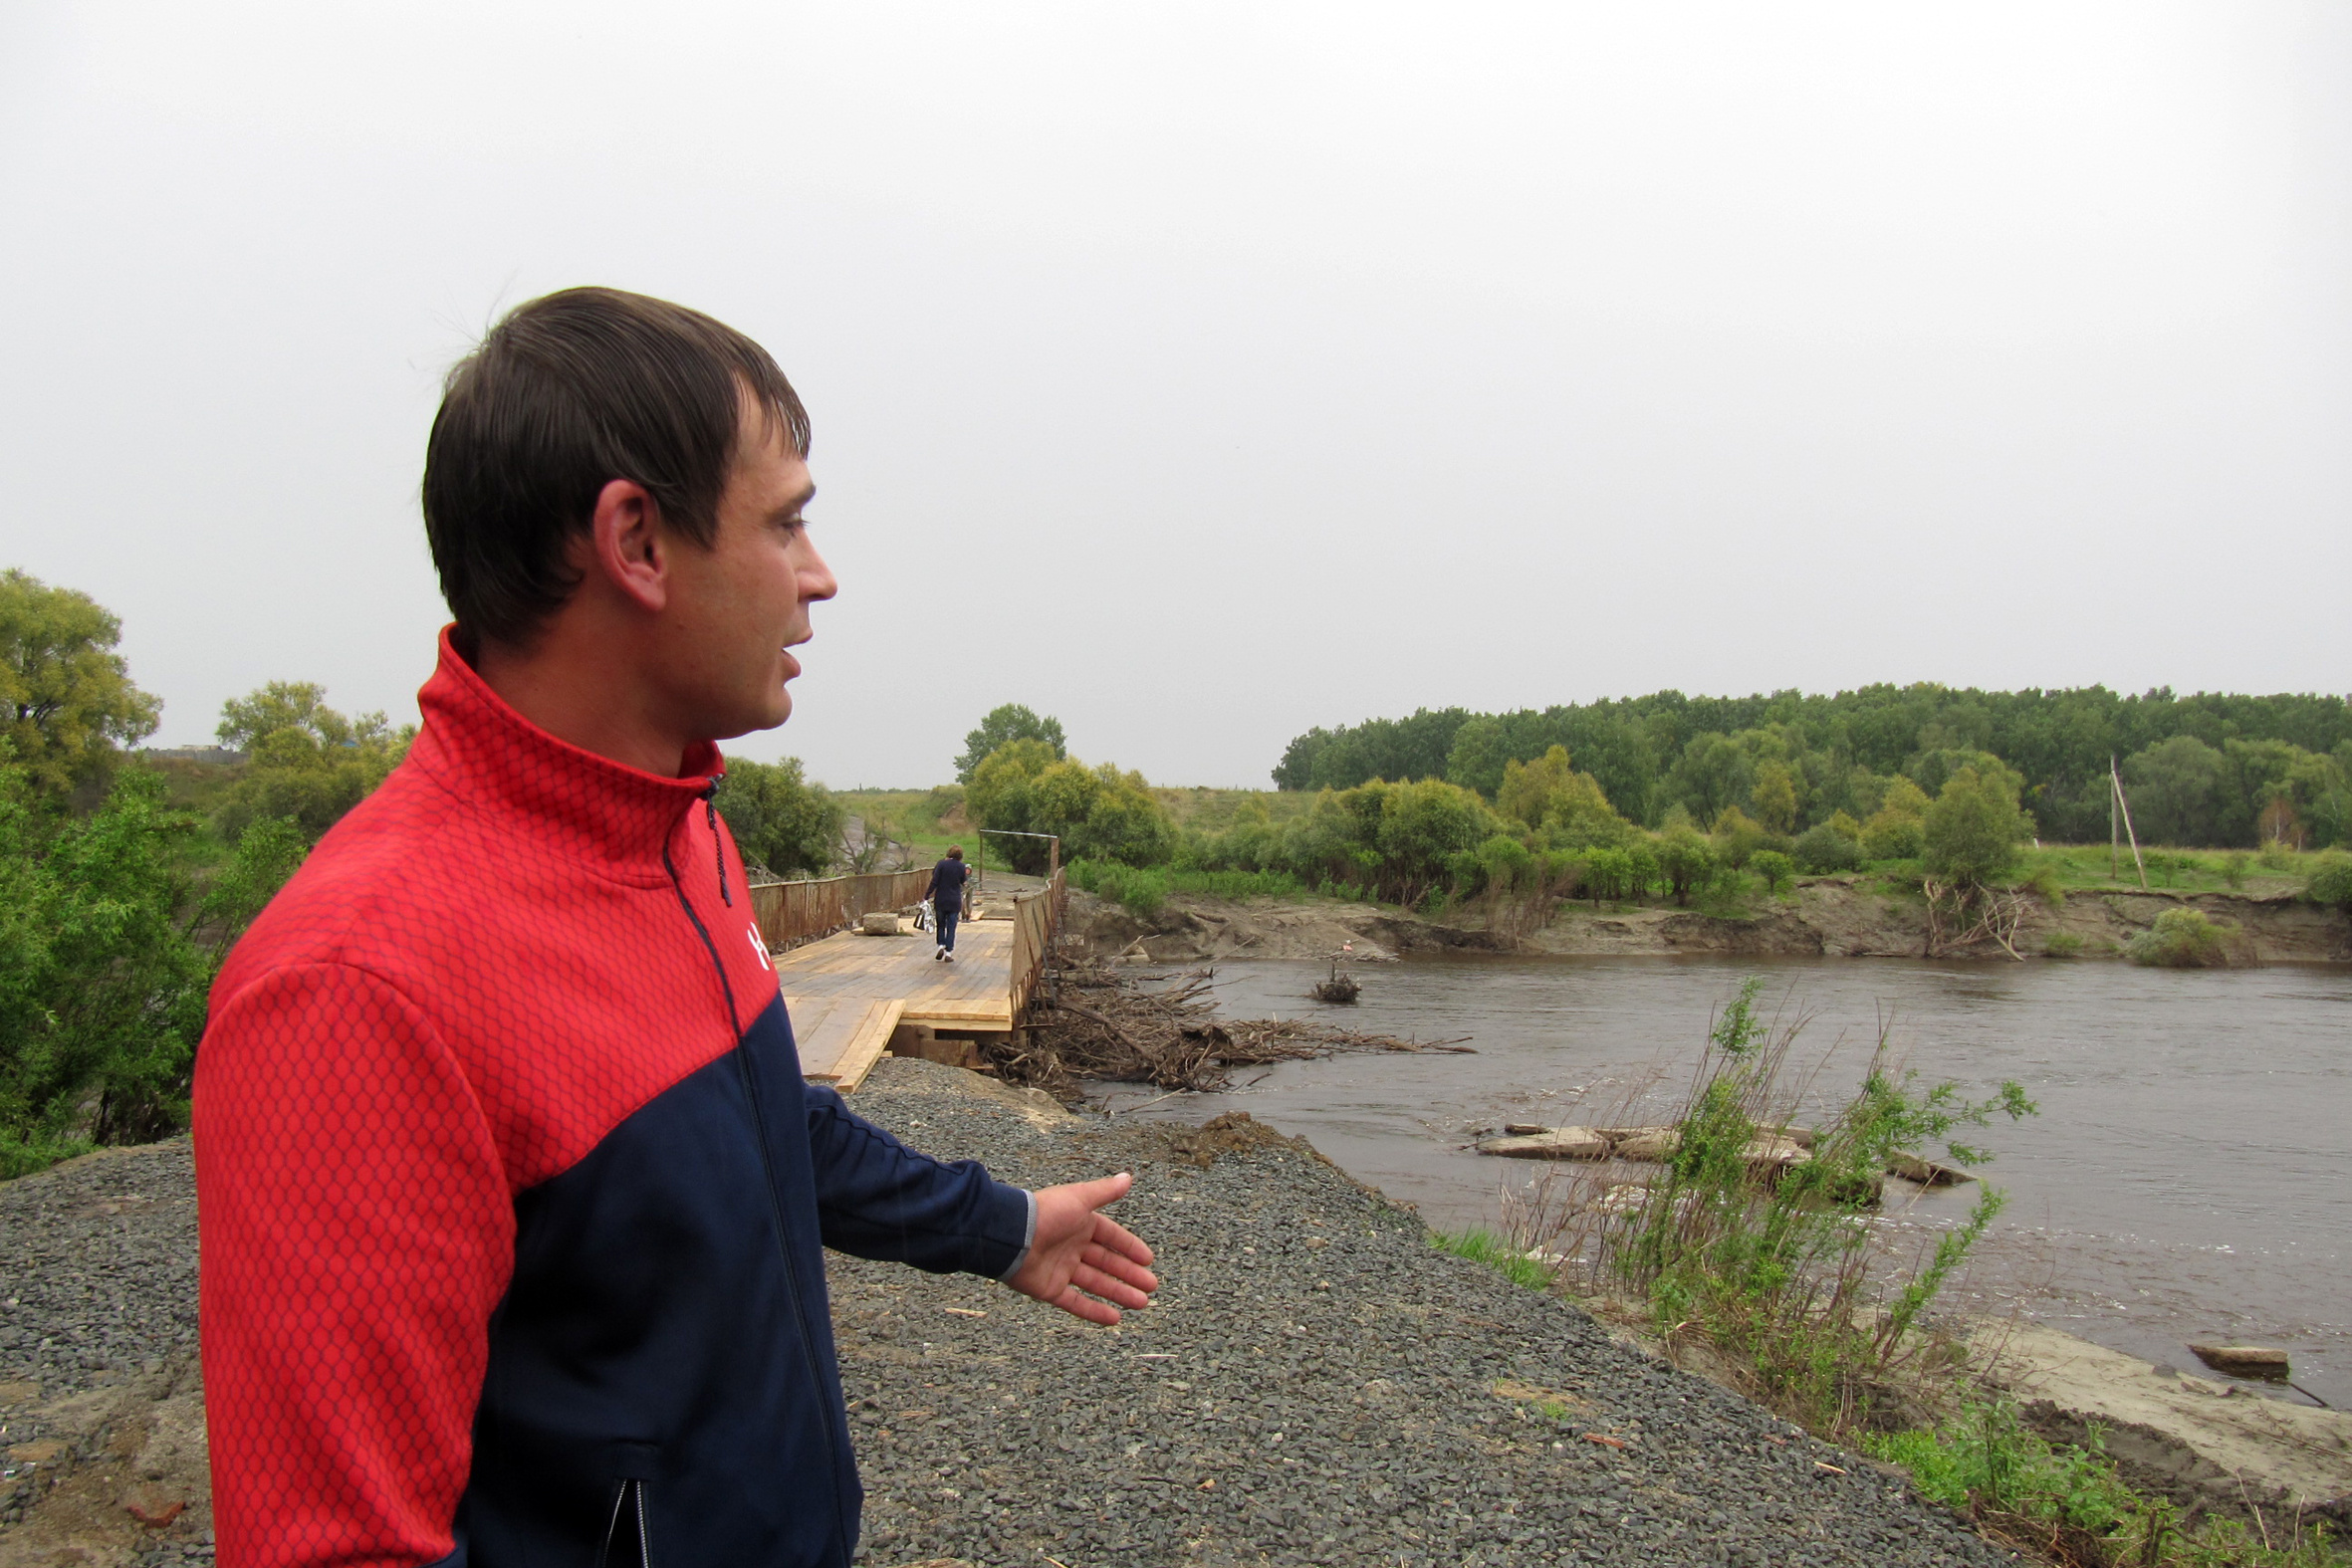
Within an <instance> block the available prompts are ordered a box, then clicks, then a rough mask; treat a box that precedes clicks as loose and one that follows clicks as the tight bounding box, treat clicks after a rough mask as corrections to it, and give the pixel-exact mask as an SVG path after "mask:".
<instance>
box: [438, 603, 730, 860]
mask: <svg viewBox="0 0 2352 1568" xmlns="http://www.w3.org/2000/svg"><path fill="white" fill-rule="evenodd" d="M453 629H454V628H451V627H443V628H442V630H441V639H440V640H441V656H440V662H439V664H438V665H436V666H435V668H434V670H433V678H432V679H431V680H429V681H427V682H425V684H424V687H423V689H422V690H421V691H419V692H418V693H417V694H416V700H417V706H418V707H419V708H420V709H422V710H423V713H424V724H423V727H422V728H421V729H420V730H419V732H418V734H417V737H416V744H415V746H414V747H413V748H412V749H411V751H410V756H411V758H413V759H414V760H415V761H416V763H417V764H418V765H419V766H420V767H421V768H423V769H424V770H425V771H426V772H427V773H429V774H430V775H432V777H433V778H434V779H436V780H437V781H439V782H440V783H441V784H443V785H445V786H446V787H448V788H449V789H450V790H451V792H453V793H454V794H456V795H457V796H458V797H459V798H460V799H462V800H465V801H466V802H468V803H469V804H472V805H475V806H476V807H478V808H483V809H486V810H488V811H490V812H491V813H492V814H494V815H498V816H501V817H505V818H507V819H508V820H510V821H512V822H514V824H515V825H516V826H518V827H524V828H526V829H527V830H532V831H535V832H537V833H539V834H543V835H545V836H546V837H548V838H551V839H553V840H554V841H555V842H556V844H557V846H558V847H559V848H560V849H561V850H562V851H563V852H565V853H567V854H570V855H574V856H577V857H579V858H581V859H584V860H589V861H596V862H601V863H603V864H605V865H607V866H608V867H610V868H611V869H613V870H615V871H620V872H624V873H630V874H636V875H644V874H648V873H649V874H651V875H653V876H662V875H664V874H665V873H664V870H663V867H662V863H661V851H662V846H663V845H665V844H666V843H668V842H669V838H670V834H671V833H672V832H673V831H675V830H676V828H677V825H678V819H679V817H680V816H682V815H683V814H684V813H685V812H686V810H687V808H688V807H689V806H692V805H693V804H695V803H696V802H697V801H699V800H702V799H704V798H706V797H707V796H708V795H709V794H710V792H711V790H712V789H713V788H714V787H715V786H716V785H717V784H718V782H719V779H720V777H721V776H722V775H723V774H724V773H725V771H726V770H725V766H724V764H723V763H722V762H721V760H720V757H719V748H718V747H717V745H716V744H714V743H712V742H709V741H703V742H700V743H698V744H697V745H696V746H695V747H694V748H693V749H692V750H691V751H689V752H688V753H687V754H686V757H685V760H684V768H683V771H682V772H681V774H680V775H679V777H677V778H675V779H664V778H662V777H661V776H660V775H658V774H649V773H645V772H643V771H642V770H639V769H635V768H631V767H629V766H627V765H626V764H625V763H616V762H614V761H612V760H611V759H610V758H608V757H599V756H597V755H596V754H595V753H593V752H588V751H583V750H581V748H579V747H577V746H574V745H572V744H571V743H569V742H566V741H560V740H558V739H556V738H555V737H554V736H552V735H550V734H548V733H547V732H546V731H545V730H542V729H540V728H539V727H538V726H537V725H535V724H533V723H532V722H531V721H530V720H528V719H526V718H524V717H523V716H522V715H521V714H519V713H517V712H515V710H514V709H512V708H510V707H508V706H507V704H506V700H505V699H504V698H502V697H500V696H499V695H498V693H496V692H494V691H492V690H491V689H490V687H489V685H488V684H487V683H486V682H484V681H483V679H482V677H481V676H480V675H478V674H476V673H475V672H474V667H473V666H472V665H471V664H469V663H467V662H466V660H465V657H464V656H463V655H462V654H460V653H459V652H458V651H457V648H456V645H455V644H454V643H453V642H451V640H450V632H451V630H453Z"/></svg>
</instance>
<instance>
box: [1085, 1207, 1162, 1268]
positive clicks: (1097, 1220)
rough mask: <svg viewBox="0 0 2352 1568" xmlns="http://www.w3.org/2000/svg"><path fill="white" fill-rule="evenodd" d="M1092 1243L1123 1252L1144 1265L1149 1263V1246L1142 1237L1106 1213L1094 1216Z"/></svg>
mask: <svg viewBox="0 0 2352 1568" xmlns="http://www.w3.org/2000/svg"><path fill="white" fill-rule="evenodd" d="M1094 1244H1095V1245H1096V1246H1100V1247H1105V1248H1113V1249H1116V1250H1118V1251H1121V1252H1124V1253H1126V1254H1127V1255H1128V1256H1129V1257H1131V1258H1133V1259H1135V1261H1136V1262H1138V1263H1141V1264H1144V1265H1145V1266H1146V1267H1148V1266H1149V1265H1150V1263H1151V1256H1152V1253H1151V1248H1150V1246H1148V1245H1147V1244H1145V1242H1144V1239H1143V1237H1141V1236H1139V1235H1137V1234H1136V1233H1135V1232H1132V1231H1130V1230H1128V1229H1127V1228H1126V1227H1125V1226H1123V1225H1121V1224H1119V1223H1118V1222H1117V1221H1116V1220H1113V1219H1112V1218H1111V1217H1110V1216H1108V1215H1096V1216H1095V1217H1094Z"/></svg>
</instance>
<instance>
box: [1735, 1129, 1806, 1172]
mask: <svg viewBox="0 0 2352 1568" xmlns="http://www.w3.org/2000/svg"><path fill="white" fill-rule="evenodd" d="M1740 1158H1741V1159H1743V1160H1745V1161H1747V1162H1748V1168H1749V1169H1750V1170H1751V1171H1753V1172H1755V1173H1757V1174H1758V1175H1764V1174H1767V1173H1770V1174H1777V1173H1779V1172H1781V1171H1785V1170H1787V1169H1788V1168H1789V1167H1790V1166H1792V1165H1802V1164H1804V1163H1805V1162H1806V1161H1807V1160H1810V1159H1811V1158H1812V1155H1811V1154H1810V1153H1808V1152H1807V1151H1806V1150H1805V1147H1804V1146H1803V1145H1802V1144H1800V1143H1798V1142H1797V1141H1796V1140H1795V1139H1794V1138H1781V1137H1775V1136H1774V1135H1772V1134H1770V1133H1765V1134H1763V1135H1762V1136H1760V1137H1755V1138H1751V1139H1749V1140H1748V1147H1747V1148H1745V1149H1743V1150H1741V1151H1740Z"/></svg>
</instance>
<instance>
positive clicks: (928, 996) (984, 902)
mask: <svg viewBox="0 0 2352 1568" xmlns="http://www.w3.org/2000/svg"><path fill="white" fill-rule="evenodd" d="M930 876H931V873H930V872H929V871H894V872H893V871H885V872H879V873H875V874H872V875H867V876H847V877H826V878H823V879H822V880H819V881H810V882H772V883H767V884H761V885H755V886H754V887H753V888H752V911H753V913H754V914H755V915H756V916H758V918H759V921H760V933H761V935H762V936H763V937H764V938H765V939H766V941H767V943H768V947H769V950H770V952H771V953H772V954H773V955H774V962H775V964H776V981H777V987H778V989H779V990H780V991H782V992H783V994H784V1003H785V1007H786V1008H788V1009H789V1010H790V1011H791V1013H792V1020H793V1037H794V1039H795V1040H796V1041H797V1042H798V1043H799V1045H800V1050H801V1070H802V1071H803V1072H804V1073H805V1074H807V1075H808V1077H809V1078H810V1079H812V1080H813V1081H815V1082H819V1083H829V1084H832V1085H833V1086H834V1087H835V1088H838V1089H840V1090H842V1091H843V1092H844V1093H846V1092H849V1091H852V1090H854V1089H855V1088H856V1087H857V1085H858V1084H860V1083H862V1082H863V1081H864V1080H865V1075H866V1073H867V1072H868V1071H870V1070H871V1069H872V1067H873V1064H874V1063H875V1062H876V1061H877V1060H879V1059H880V1058H881V1056H882V1054H883V1053H884V1052H885V1051H887V1050H888V1049H889V1048H890V1041H891V1038H892V1036H893V1035H895V1034H897V1033H898V1031H899V1030H900V1029H901V1028H902V1027H906V1026H908V1025H927V1026H929V1027H930V1028H932V1029H937V1030H944V1031H949V1032H953V1033H959V1034H963V1033H968V1034H1002V1033H1007V1032H1010V1031H1011V1030H1012V1029H1013V1027H1014V1026H1015V1025H1016V1024H1017V1023H1018V1022H1019V1021H1020V1019H1021V1014H1022V1011H1023V1009H1024V1008H1026V1007H1027V1006H1028V1003H1029V997H1030V993H1031V992H1032V991H1033V990H1034V989H1035V988H1036V985H1037V982H1038V977H1039V975H1040V974H1041V973H1042V972H1043V971H1044V969H1045V963H1046V953H1047V950H1048V948H1049V947H1051V946H1052V944H1053V940H1054V932H1055V930H1056V929H1057V928H1058V925H1059V924H1060V919H1061V909H1062V905H1063V902H1064V900H1065V898H1066V893H1065V890H1064V884H1063V881H1062V876H1061V873H1060V871H1059V870H1058V869H1057V870H1056V872H1055V874H1054V876H1053V877H1052V878H1051V879H1050V880H1049V881H1048V882H1047V883H1046V885H1045V886H1043V887H1040V888H1036V889H1032V890H1028V891H1024V892H1020V893H1016V894H1014V895H1012V896H1011V897H1010V898H1001V897H997V896H988V897H984V898H983V899H981V901H980V913H979V916H978V918H976V919H967V920H965V921H963V922H962V923H961V924H960V925H958V926H957V927H956V961H955V962H954V963H953V964H942V963H940V962H939V961H938V960H937V959H935V958H933V957H932V953H933V950H934V947H935V943H934V942H933V940H932V934H931V933H930V932H927V931H920V932H919V931H916V930H914V929H913V924H912V922H911V921H909V920H905V919H901V920H900V921H899V923H898V924H899V933H898V934H897V935H895V936H867V935H865V934H864V933H863V932H862V931H861V930H858V929H855V926H856V924H857V923H858V922H860V921H862V919H863V918H864V917H865V916H866V915H867V914H869V913H884V912H887V913H897V912H900V911H911V910H912V909H913V908H914V906H915V905H917V904H919V903H920V902H921V901H922V897H923V893H924V891H925V890H926V889H927V887H928V886H929V883H930ZM844 926H849V927H851V928H852V929H848V930H843V929H842V927H844Z"/></svg>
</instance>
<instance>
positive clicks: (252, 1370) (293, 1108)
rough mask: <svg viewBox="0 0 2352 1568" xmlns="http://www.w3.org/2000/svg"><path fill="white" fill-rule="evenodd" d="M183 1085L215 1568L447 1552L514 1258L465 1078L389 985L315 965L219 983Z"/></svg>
mask: <svg viewBox="0 0 2352 1568" xmlns="http://www.w3.org/2000/svg"><path fill="white" fill-rule="evenodd" d="M195 1100H196V1113H195V1138H196V1189H197V1203H198V1211H199V1215H200V1217H201V1220H202V1225H203V1261H202V1278H203V1302H202V1307H203V1347H204V1395H205V1405H206V1414H207V1423H208V1426H209V1428H210V1437H211V1445H212V1475H213V1508H214V1514H215V1523H214V1529H215V1534H216V1536H217V1538H218V1542H219V1556H220V1563H221V1565H222V1568H290V1565H295V1564H304V1565H314V1564H328V1563H333V1564H338V1565H353V1568H357V1565H367V1568H379V1565H380V1568H390V1565H395V1564H397V1565H411V1564H421V1563H430V1562H434V1561H436V1560H437V1559H439V1558H442V1557H445V1556H447V1555H448V1554H449V1553H450V1551H451V1550H452V1549H453V1542H452V1539H451V1524H452V1520H453V1518H454V1515H455V1513H456V1509H457V1502H458V1497H459V1495H460V1493H462V1492H463V1490H464V1489H465V1483H466V1474H467V1470H468V1468H469V1465H470V1461H471V1444H470V1434H471V1429H472V1424H473V1417H474V1408H475V1404H476V1402H477V1400H478V1398H479V1395H480V1392H481V1387H482V1376H483V1368H484V1366H485V1364H486V1363H487V1360H488V1354H489V1337H488V1336H489V1319H490V1313H491V1310H492V1309H493V1308H494V1307H495V1306H496V1305H497V1303H498V1299H499V1297H500V1295H501V1294H502V1293H503V1292H504V1291H505V1289H506V1285H507V1280H508V1276H509V1274H510V1273H511V1271H512V1267H513V1261H514V1207H513V1203H512V1201H511V1199H510V1196H509V1194H508V1190H507V1183H506V1179H505V1175H504V1173H503V1170H502V1168H501V1164H500V1161H499V1157H498V1151H497V1148H496V1146H495V1145H494V1144H493V1142H492V1140H491V1137H490V1132H489V1129H488V1127H487V1125H486V1123H485V1121H484V1119H483V1116H482V1112H481V1108H480V1105H479V1104H478V1102H477V1100H476V1098H475V1095H474V1091H473V1088H472V1085H471V1084H470V1083H469V1082H468V1081H467V1079H466V1077H465V1075H464V1073H463V1072H462V1071H461V1070H460V1069H459V1066H458V1064H457V1062H456V1061H455V1059H454V1058H453V1057H452V1056H451V1054H450V1052H449V1050H448V1048H447V1046H446V1045H445V1044H444V1043H443V1041H442V1040H441V1038H440V1036H439V1035H438V1034H437V1033H436V1032H435V1030H434V1028H433V1026H432V1024H431V1023H430V1022H429V1021H428V1020H427V1019H426V1018H425V1017H424V1015H423V1014H422V1013H420V1012H419V1011H418V1010H417V1008H415V1007H414V1006H413V1005H412V1004H411V1003H410V1002H409V1001H408V999H407V998H405V997H404V996H402V995H401V993H400V992H399V991H397V990H396V989H394V988H393V987H391V986H390V985H387V984H386V983H385V982H383V981H382V980H380V979H378V978H376V977H375V976H373V975H371V974H368V973H366V972H365V971H362V970H358V969H354V968H352V967H349V966H346V965H340V964H314V965H296V966H289V967H286V968H281V969H277V970H272V971H269V972H267V973H265V974H263V975H262V976H261V977H260V978H258V979H257V980H255V981H254V982H252V983H251V984H250V985H247V986H245V987H243V988H241V989H239V990H237V991H235V992H234V993H233V994H231V995H229V996H227V997H226V998H223V999H219V1001H218V1004H217V1006H216V1011H215V1013H214V1016H213V1019H212V1022H211V1026H210V1027H209V1028H208V1029H207V1030H206V1032H205V1035H204V1042H203V1045H202V1047H201V1049H200V1051H199V1052H198V1058H197V1068H196V1094H195Z"/></svg>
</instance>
